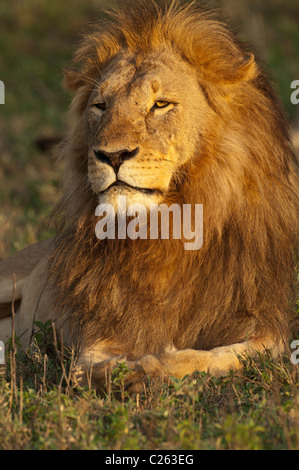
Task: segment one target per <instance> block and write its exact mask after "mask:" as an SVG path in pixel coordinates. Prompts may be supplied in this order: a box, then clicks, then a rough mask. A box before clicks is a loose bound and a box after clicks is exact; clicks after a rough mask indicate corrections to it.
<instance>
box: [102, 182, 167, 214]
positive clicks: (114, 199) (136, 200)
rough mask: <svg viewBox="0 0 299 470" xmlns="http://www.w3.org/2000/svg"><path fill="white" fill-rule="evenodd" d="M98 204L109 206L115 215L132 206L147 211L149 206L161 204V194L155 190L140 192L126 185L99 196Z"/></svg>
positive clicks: (110, 189)
mask: <svg viewBox="0 0 299 470" xmlns="http://www.w3.org/2000/svg"><path fill="white" fill-rule="evenodd" d="M98 202H99V204H109V205H110V206H112V208H113V209H114V211H115V213H119V212H124V211H126V209H127V208H128V207H129V206H132V205H134V204H139V205H142V206H144V207H145V208H146V209H149V208H150V206H151V204H160V203H161V202H162V193H161V192H159V191H156V190H152V191H151V190H140V189H137V188H136V189H135V188H133V187H130V186H126V185H119V186H118V185H117V186H112V187H111V188H108V190H106V191H104V192H103V193H101V194H99V196H98Z"/></svg>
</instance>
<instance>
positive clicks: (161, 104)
mask: <svg viewBox="0 0 299 470" xmlns="http://www.w3.org/2000/svg"><path fill="white" fill-rule="evenodd" d="M169 105H170V103H169V101H164V100H158V101H156V102H155V104H154V108H158V109H160V108H166V107H167V106H169Z"/></svg>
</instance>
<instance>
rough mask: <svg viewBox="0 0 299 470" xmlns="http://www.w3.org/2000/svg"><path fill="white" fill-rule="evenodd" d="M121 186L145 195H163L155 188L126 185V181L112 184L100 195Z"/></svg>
mask: <svg viewBox="0 0 299 470" xmlns="http://www.w3.org/2000/svg"><path fill="white" fill-rule="evenodd" d="M121 186H124V187H127V188H131V189H134V190H135V191H140V192H142V193H144V194H155V193H160V194H162V191H160V189H156V188H153V189H152V188H140V187H139V186H132V185H131V184H128V183H125V182H124V181H120V180H117V181H114V183H112V184H110V186H108V188H106V189H104V190H103V191H101V192H100V194H104V193H106V192H107V191H109V189H111V188H115V187H121Z"/></svg>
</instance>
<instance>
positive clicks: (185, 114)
mask: <svg viewBox="0 0 299 470" xmlns="http://www.w3.org/2000/svg"><path fill="white" fill-rule="evenodd" d="M210 112H211V110H210V108H209V106H208V104H207V102H206V99H205V97H204V95H203V92H202V91H201V88H200V86H199V84H198V81H197V77H196V73H195V71H194V70H193V69H192V68H191V66H190V65H189V64H187V63H186V62H184V61H183V60H182V59H181V58H179V57H177V56H175V55H174V54H173V53H172V52H170V51H169V50H167V51H164V52H163V51H161V52H160V53H157V52H156V53H153V54H149V55H147V56H146V57H143V58H140V57H137V56H136V55H133V54H128V53H122V54H119V55H118V56H117V57H115V58H114V59H113V61H112V62H111V63H110V64H109V66H107V68H106V69H105V70H104V73H103V74H102V76H101V79H100V81H99V84H98V85H97V86H96V87H95V89H94V90H93V92H92V94H91V95H90V99H89V102H88V107H87V110H86V113H87V114H86V115H87V119H88V127H89V142H88V145H89V155H88V161H89V165H88V174H89V179H90V182H91V185H92V189H93V191H94V192H95V193H96V195H97V196H98V200H99V203H109V204H112V205H113V206H114V207H115V209H117V198H118V196H120V195H121V196H126V199H127V204H133V203H141V204H143V205H145V206H146V207H149V205H150V204H151V203H159V201H161V200H162V199H163V197H164V196H165V195H167V193H168V192H169V191H170V190H171V189H173V185H176V182H177V181H178V178H179V174H180V167H181V166H182V165H183V164H185V163H186V162H187V161H188V160H189V159H190V158H192V156H193V155H194V154H195V151H196V150H197V149H198V146H200V143H201V134H202V133H203V132H204V129H205V128H206V127H207V121H208V118H209V113H210ZM198 116H201V120H200V122H198Z"/></svg>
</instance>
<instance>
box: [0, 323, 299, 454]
mask: <svg viewBox="0 0 299 470" xmlns="http://www.w3.org/2000/svg"><path fill="white" fill-rule="evenodd" d="M38 326H39V327H40V331H39V333H38V334H37V335H36V337H35V342H34V348H33V350H32V351H31V352H30V354H29V353H28V351H24V350H22V349H21V347H20V346H19V347H18V348H15V352H14V348H13V344H12V343H11V344H10V347H9V349H8V351H7V352H8V357H9V360H8V362H7V366H6V371H5V372H4V375H3V377H2V379H0V422H1V427H0V449H44V450H51V449H60V450H65V449H69V450H71V449H81V450H83V449H89V450H91V449H102V450H120V449H121V450H139V449H145V450H155V449H159V450H198V449H199V450H213V449H229V450H236V449H238V450H259V449H269V450H273V449H275V450H278V449H299V382H298V366H295V365H292V364H291V362H290V357H289V356H288V357H287V356H286V357H285V358H283V359H281V360H280V361H274V360H273V358H272V356H271V354H270V353H267V352H266V353H264V354H263V355H260V356H259V357H258V358H257V359H256V360H253V359H250V358H242V359H241V360H242V362H243V366H244V367H243V370H242V372H238V373H231V374H229V375H228V376H227V377H224V378H221V379H215V378H214V377H211V376H209V375H207V374H205V373H201V374H200V373H197V374H194V375H193V376H190V377H186V378H184V379H182V380H179V379H170V380H169V383H167V384H159V383H158V384H157V383H156V384H149V386H147V387H145V388H144V392H143V393H140V394H137V395H134V396H129V395H127V393H126V391H125V390H124V388H123V377H124V375H125V374H126V373H129V372H127V371H126V369H125V368H124V367H123V365H122V364H119V367H118V369H116V370H115V371H114V373H113V374H112V377H111V390H110V392H109V393H107V394H105V395H103V396H97V395H96V394H95V393H94V391H93V390H91V389H90V388H88V387H86V388H80V387H79V386H78V385H77V384H76V378H75V373H74V355H73V354H72V351H70V350H63V354H62V352H61V347H60V346H59V345H58V344H57V340H56V338H55V336H53V330H52V326H51V324H50V323H47V324H45V325H43V324H39V325H38ZM16 343H18V341H17V338H16Z"/></svg>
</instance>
